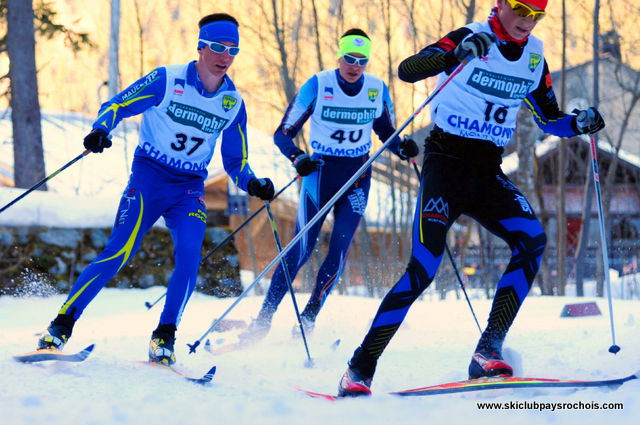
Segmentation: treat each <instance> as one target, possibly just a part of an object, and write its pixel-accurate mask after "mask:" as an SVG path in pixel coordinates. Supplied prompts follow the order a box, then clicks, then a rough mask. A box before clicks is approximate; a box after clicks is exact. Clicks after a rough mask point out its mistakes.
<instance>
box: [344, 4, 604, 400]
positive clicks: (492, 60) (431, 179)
mask: <svg viewBox="0 0 640 425" xmlns="http://www.w3.org/2000/svg"><path fill="white" fill-rule="evenodd" d="M546 6H547V0H526V2H522V1H518V0H497V4H496V7H495V8H494V9H493V10H492V12H491V14H490V16H489V20H488V21H485V22H476V23H471V24H469V25H466V26H464V27H462V28H459V29H457V30H455V31H452V32H450V33H449V34H447V36H445V37H444V38H442V39H441V40H439V41H438V42H436V43H434V44H431V45H429V46H427V47H426V48H424V49H423V50H422V51H420V52H419V53H418V54H416V55H413V56H411V57H409V58H407V59H405V60H404V61H403V62H402V63H401V64H400V66H399V76H400V78H401V79H402V80H404V81H408V82H416V81H419V80H422V79H424V78H427V77H431V76H434V75H438V74H440V83H442V82H443V80H444V79H446V78H447V76H448V75H449V74H451V72H452V71H453V70H454V69H455V68H456V67H457V66H458V65H459V64H460V63H461V62H462V61H463V60H464V59H465V58H466V57H468V56H471V57H473V58H474V59H472V60H471V61H470V62H469V63H468V64H467V65H466V66H464V68H463V69H462V71H460V73H459V74H458V75H456V76H455V77H454V78H453V79H452V80H450V82H449V83H448V84H447V85H446V86H444V88H443V89H442V91H441V92H440V93H438V95H437V96H436V97H434V100H433V102H432V105H431V119H432V121H433V122H434V124H435V126H434V129H433V130H432V132H431V134H430V136H429V138H428V139H427V141H426V143H425V161H424V165H423V173H422V181H421V189H420V196H419V198H418V200H417V205H416V213H415V220H414V224H413V249H412V256H411V260H410V261H409V264H408V266H407V269H406V272H405V274H404V275H403V276H402V277H401V278H400V280H399V281H398V282H397V283H396V284H395V286H394V287H393V288H392V289H391V290H390V291H389V293H388V294H387V295H386V296H385V298H384V300H383V301H382V304H381V305H380V307H379V309H378V312H377V314H376V316H375V318H374V319H373V322H372V325H371V328H370V329H369V332H368V333H367V335H366V336H365V338H364V341H363V342H362V344H361V345H360V347H358V348H357V349H356V350H355V352H354V355H353V357H352V358H351V360H350V361H349V367H348V369H347V371H346V372H345V374H344V375H343V377H342V379H341V380H340V383H339V389H338V391H339V394H340V395H342V396H357V395H366V394H370V393H371V391H370V386H371V380H372V378H373V375H374V372H375V369H376V363H377V361H378V358H379V357H380V355H381V354H382V351H383V350H384V349H385V347H386V346H387V344H388V343H389V341H390V340H391V338H392V337H393V335H394V334H395V332H396V331H397V329H398V327H399V326H400V324H401V323H402V321H403V319H404V317H405V315H406V314H407V311H408V310H409V308H410V307H411V305H412V303H413V302H414V301H415V300H416V299H417V298H418V296H419V295H420V294H421V293H422V292H423V291H424V290H425V289H426V288H427V287H428V286H429V284H430V283H431V281H432V279H433V277H434V275H435V274H436V271H437V269H438V266H439V265H440V262H441V260H442V254H443V251H444V245H445V236H446V233H447V230H449V228H450V227H451V225H452V224H453V223H454V221H455V220H456V218H458V217H459V216H460V215H461V214H466V215H468V216H470V217H473V218H474V219H475V220H477V221H478V222H479V223H480V224H481V225H482V226H484V227H485V228H487V229H488V230H489V231H491V232H492V233H494V234H495V235H497V236H499V237H500V238H502V239H504V240H505V242H507V244H508V245H509V247H510V248H511V250H512V257H511V261H510V262H509V264H508V266H507V268H506V270H505V272H504V274H503V276H502V278H501V279H500V281H499V282H498V286H497V289H496V292H495V297H494V300H493V305H492V307H491V312H490V313H489V319H488V324H487V327H486V328H485V330H484V332H483V333H482V336H481V337H480V340H479V341H478V344H477V346H476V348H475V350H474V353H473V356H472V358H471V363H470V365H469V378H478V377H482V376H493V375H498V374H505V375H511V374H512V373H513V371H512V368H511V366H509V365H508V364H507V363H506V362H505V361H504V360H503V358H502V353H501V351H502V343H503V341H504V339H505V337H506V335H507V331H508V330H509V327H510V326H511V324H512V323H513V320H514V319H515V317H516V314H517V312H518V309H519V308H520V306H521V305H522V302H523V301H524V299H525V297H526V296H527V293H528V292H529V289H530V288H531V285H532V283H533V279H534V277H535V275H536V272H537V271H538V266H539V264H540V259H541V258H542V254H543V251H544V248H545V244H546V236H545V234H544V231H543V229H542V225H541V224H540V222H539V221H538V219H537V218H536V216H535V214H534V213H533V210H532V208H531V206H530V205H529V203H528V202H527V200H526V199H525V197H524V196H523V195H522V193H521V192H520V191H519V190H518V189H517V188H516V187H515V186H514V184H513V183H512V182H510V181H509V179H508V178H507V177H506V176H505V174H504V173H503V172H502V170H501V169H500V163H501V162H502V161H501V155H502V153H503V150H504V146H505V145H506V144H507V143H508V142H509V139H510V138H511V136H512V134H513V132H514V131H515V127H516V116H517V113H518V109H519V108H520V106H521V104H522V103H523V102H524V104H525V105H526V106H527V108H529V109H530V110H531V112H532V113H533V116H534V119H535V121H536V123H537V124H538V126H539V127H540V128H541V129H542V130H544V131H545V132H546V133H550V134H554V135H557V136H561V137H570V136H574V135H577V134H585V133H590V134H592V133H595V132H597V131H599V130H601V129H602V128H603V127H604V120H603V118H602V116H601V115H600V113H599V112H598V111H597V110H596V109H595V108H588V109H587V110H585V111H579V113H578V114H576V115H572V114H565V113H563V112H562V111H560V110H559V108H558V104H557V102H556V98H555V95H554V92H553V89H552V87H551V75H550V74H549V69H548V67H547V63H546V61H545V59H544V55H543V51H542V42H541V41H540V40H539V39H537V38H535V37H534V36H532V35H530V34H531V31H532V30H533V29H534V27H535V26H536V24H537V23H538V22H539V20H540V19H541V18H542V17H544V15H545V8H546Z"/></svg>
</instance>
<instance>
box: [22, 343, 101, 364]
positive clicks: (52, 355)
mask: <svg viewBox="0 0 640 425" xmlns="http://www.w3.org/2000/svg"><path fill="white" fill-rule="evenodd" d="M94 346H95V344H91V345H90V346H88V347H87V348H85V349H84V350H81V351H78V352H77V353H74V354H67V353H63V352H62V351H60V350H58V349H55V348H44V349H39V350H36V351H31V352H29V353H24V354H19V355H17V356H13V359H14V360H15V361H17V362H20V363H37V362H43V361H46V360H56V361H60V362H82V361H85V360H86V359H87V357H89V354H91V352H92V351H93V347H94Z"/></svg>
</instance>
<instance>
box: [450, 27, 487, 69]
mask: <svg viewBox="0 0 640 425" xmlns="http://www.w3.org/2000/svg"><path fill="white" fill-rule="evenodd" d="M495 42H496V36H495V35H493V34H491V33H488V32H478V33H475V34H473V35H472V36H470V37H468V38H466V39H464V40H462V42H461V43H460V44H458V46H456V49H455V50H454V51H453V54H454V55H455V57H456V59H458V60H459V61H460V62H462V60H463V59H464V58H466V57H467V56H469V55H470V56H472V57H474V58H481V57H483V56H487V53H489V48H490V47H491V46H492V45H493V43H495Z"/></svg>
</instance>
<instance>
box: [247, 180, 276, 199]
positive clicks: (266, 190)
mask: <svg viewBox="0 0 640 425" xmlns="http://www.w3.org/2000/svg"><path fill="white" fill-rule="evenodd" d="M247 192H248V193H249V195H251V196H255V197H257V198H260V199H262V200H263V201H270V200H272V199H273V194H274V193H275V190H274V189H273V182H272V181H271V180H270V179H268V178H264V179H258V178H256V177H254V178H252V179H251V180H249V183H247Z"/></svg>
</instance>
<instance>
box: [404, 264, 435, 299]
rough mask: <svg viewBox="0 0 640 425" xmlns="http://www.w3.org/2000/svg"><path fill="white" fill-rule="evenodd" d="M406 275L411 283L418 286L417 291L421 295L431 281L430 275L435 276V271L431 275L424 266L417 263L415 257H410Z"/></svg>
mask: <svg viewBox="0 0 640 425" xmlns="http://www.w3.org/2000/svg"><path fill="white" fill-rule="evenodd" d="M407 273H408V274H409V278H411V280H412V281H415V282H416V283H417V284H418V288H417V289H418V291H419V292H420V293H422V291H424V290H425V289H427V287H428V286H429V284H430V283H431V281H432V278H431V277H429V276H430V275H432V276H433V275H435V271H434V272H433V273H431V274H430V273H429V272H428V271H427V269H426V268H425V266H424V265H423V264H422V263H421V262H420V261H418V260H417V259H416V258H415V257H411V260H409V264H408V265H407Z"/></svg>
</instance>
